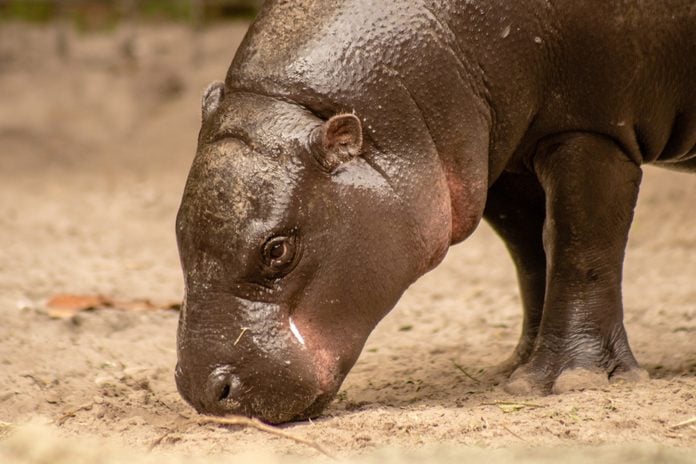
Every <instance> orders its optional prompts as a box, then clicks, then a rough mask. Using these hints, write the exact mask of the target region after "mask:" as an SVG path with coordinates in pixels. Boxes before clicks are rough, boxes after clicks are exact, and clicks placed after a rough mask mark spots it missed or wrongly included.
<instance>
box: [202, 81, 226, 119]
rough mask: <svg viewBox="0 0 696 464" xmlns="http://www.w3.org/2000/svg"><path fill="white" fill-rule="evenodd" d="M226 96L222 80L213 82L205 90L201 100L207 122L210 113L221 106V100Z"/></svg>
mask: <svg viewBox="0 0 696 464" xmlns="http://www.w3.org/2000/svg"><path fill="white" fill-rule="evenodd" d="M224 97H225V84H224V83H223V82H220V81H215V82H212V83H211V84H210V85H209V86H208V88H206V89H205V92H203V98H202V100H201V113H202V115H203V121H204V122H205V121H206V120H207V119H208V118H209V117H210V115H212V114H213V113H215V111H217V109H218V108H219V107H220V102H221V101H222V99H223V98H224Z"/></svg>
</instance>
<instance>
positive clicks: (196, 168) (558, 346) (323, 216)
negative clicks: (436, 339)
mask: <svg viewBox="0 0 696 464" xmlns="http://www.w3.org/2000/svg"><path fill="white" fill-rule="evenodd" d="M694 31H696V4H694V2H693V0H611V1H602V2H583V1H580V2H578V1H577V0H517V1H514V2H513V1H507V0H389V1H374V0H293V1H287V0H268V1H266V2H265V5H264V7H263V8H262V10H261V12H260V14H259V15H258V17H257V19H256V20H255V22H254V23H253V24H252V25H251V27H250V29H249V31H248V33H247V35H246V37H245V39H244V41H243V43H242V45H241V46H240V48H239V50H238V51H237V54H236V56H235V58H234V60H233V62H232V65H231V67H230V68H229V71H228V73H227V76H226V80H225V82H224V83H222V82H219V83H213V84H212V85H211V86H210V87H209V88H208V89H207V91H206V92H205V94H204V97H203V123H202V128H201V131H200V135H199V140H198V151H197V154H196V157H195V159H194V161H193V166H192V168H191V172H190V174H189V178H188V182H187V184H186V188H185V192H184V195H183V200H182V203H181V207H180V210H179V214H178V217H177V225H176V232H177V238H178V245H179V250H180V255H181V263H182V266H183V271H184V276H185V284H186V295H185V300H184V305H183V308H182V312H181V317H180V322H179V330H178V365H177V368H176V382H177V386H178V389H179V391H180V392H181V395H182V396H183V397H184V398H185V399H186V401H188V402H189V403H190V404H191V405H193V407H195V408H196V409H197V410H198V411H200V412H203V413H209V414H218V415H222V414H227V413H234V414H244V415H247V416H254V417H258V418H261V419H262V420H265V421H267V422H270V423H281V422H286V421H292V420H300V419H304V418H310V417H314V416H317V415H318V414H320V412H321V411H322V409H323V408H324V407H325V406H326V405H327V404H328V403H329V402H330V401H331V399H332V398H333V397H334V395H335V394H336V392H337V390H338V388H339V386H340V385H341V382H342V381H343V379H344V378H345V376H346V374H347V373H348V371H349V370H350V369H351V367H352V366H353V364H354V363H355V361H356V359H357V358H358V355H359V353H360V351H361V349H362V347H363V345H364V343H365V340H366V339H367V337H368V335H369V334H370V332H371V331H372V329H373V328H374V327H375V325H376V324H377V323H378V321H379V320H380V319H382V317H384V315H385V314H387V312H388V311H389V310H390V309H391V308H392V307H393V306H394V305H395V304H396V302H397V300H398V299H399V297H400V296H401V294H402V293H403V292H404V290H405V289H406V288H407V287H408V286H409V285H410V284H411V283H413V282H414V281H415V280H416V279H417V278H418V277H419V276H421V275H423V274H424V273H426V272H428V271H429V270H430V269H432V268H433V267H435V266H436V265H437V264H438V263H439V262H440V261H441V260H442V259H443V257H444V256H445V254H446V252H447V250H448V248H449V247H450V246H451V245H453V244H456V243H458V242H460V241H462V240H464V239H465V238H466V237H467V236H468V235H469V234H471V233H472V231H473V230H474V229H475V228H476V226H477V224H478V223H479V222H480V220H481V218H485V219H486V220H487V221H488V222H489V223H490V224H491V225H492V227H493V228H494V229H495V230H496V231H497V233H498V234H499V235H500V236H501V237H502V238H503V240H504V241H505V243H506V245H507V248H508V249H509V251H510V253H511V255H512V258H513V261H514V263H515V265H516V268H517V273H518V277H519V286H520V292H521V296H522V301H523V306H524V322H523V326H522V335H521V339H520V341H519V344H518V345H517V348H516V349H515V351H514V353H513V354H512V356H511V358H510V359H509V360H508V361H507V362H506V363H505V364H504V370H506V371H507V372H508V373H511V375H510V377H509V379H508V380H507V382H506V389H507V390H508V391H510V392H513V393H521V394H546V393H551V392H555V393H561V392H564V391H567V390H571V389H577V388H585V387H590V386H593V385H600V384H604V383H607V382H608V381H610V380H616V379H622V380H624V381H634V380H640V379H643V378H645V377H646V374H645V372H644V371H642V370H641V369H640V368H639V366H638V363H637V362H636V360H635V358H634V356H633V354H632V353H631V349H630V347H629V344H628V340H627V336H626V331H625V329H624V326H623V309H622V299H621V274H622V264H623V258H624V250H625V246H626V240H627V235H628V231H629V226H630V224H631V220H632V216H633V210H634V206H635V203H636V197H637V194H638V187H639V184H640V181H641V166H642V165H643V164H646V163H653V164H659V165H664V166H668V167H672V168H681V169H685V170H691V171H696V34H695V33H694Z"/></svg>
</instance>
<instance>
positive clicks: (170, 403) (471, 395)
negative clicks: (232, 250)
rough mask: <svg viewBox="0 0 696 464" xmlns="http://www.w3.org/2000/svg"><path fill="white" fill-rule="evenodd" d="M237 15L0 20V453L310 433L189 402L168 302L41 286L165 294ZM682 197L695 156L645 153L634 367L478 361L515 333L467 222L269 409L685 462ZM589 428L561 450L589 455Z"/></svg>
mask: <svg viewBox="0 0 696 464" xmlns="http://www.w3.org/2000/svg"><path fill="white" fill-rule="evenodd" d="M244 30H245V25H244V24H237V25H235V24H231V25H224V26H217V27H214V28H211V29H210V30H208V31H206V32H205V33H204V34H203V35H202V36H200V37H198V38H195V37H193V36H192V34H191V33H190V32H189V31H188V30H186V29H184V28H177V27H172V26H168V27H163V26H162V27H147V28H145V27H142V28H140V31H139V32H140V36H139V39H138V42H137V47H136V49H135V52H136V53H135V58H128V57H127V56H124V55H122V54H121V52H120V47H119V44H120V43H121V40H122V37H124V34H125V32H124V31H122V30H118V31H115V32H114V33H111V34H108V35H89V36H78V35H75V34H72V35H71V36H70V42H69V43H70V49H69V55H68V57H67V58H66V59H63V60H61V59H58V58H56V57H55V56H54V53H53V50H54V48H55V44H54V38H55V31H54V30H53V29H51V28H43V29H41V28H27V27H24V26H17V25H12V24H2V25H0V101H1V102H2V103H1V104H0V320H1V321H2V322H1V323H0V421H1V422H0V460H2V458H3V456H5V458H7V457H10V462H12V460H13V459H14V460H17V462H58V461H59V459H57V458H55V455H54V459H48V458H45V456H44V455H42V454H41V452H42V451H41V450H42V449H43V448H42V447H41V446H38V445H36V444H34V445H32V446H29V445H27V443H30V442H31V441H32V440H33V439H34V438H33V437H36V436H42V437H43V438H41V439H40V442H41V443H42V446H44V447H46V446H49V444H47V442H46V440H47V436H49V435H50V436H53V437H55V438H57V439H58V440H59V442H60V443H61V445H60V446H62V447H66V446H67V447H68V448H69V444H70V443H73V442H74V443H82V445H78V444H76V445H74V446H73V448H72V449H74V448H75V447H78V448H79V447H80V446H82V447H83V449H84V450H86V452H88V453H94V452H100V451H95V450H100V449H102V448H100V447H101V446H109V447H111V448H109V449H112V448H113V449H120V450H122V451H123V450H125V451H123V452H127V453H128V454H127V455H128V456H131V457H132V456H140V457H141V458H143V459H145V458H146V455H147V453H148V451H149V450H150V449H154V450H155V452H156V453H167V454H169V455H178V456H181V455H196V456H206V455H219V454H226V455H229V454H239V453H257V452H259V451H262V452H265V453H280V454H286V453H292V454H294V455H299V456H316V455H317V454H318V453H317V452H316V451H315V450H313V449H311V448H309V447H307V446H304V445H301V444H299V443H296V442H293V441H292V440H288V439H285V438H281V437H275V436H271V435H269V434H267V433H263V432H259V431H256V430H253V429H249V428H243V429H239V428H237V429H225V428H220V427H217V426H212V425H200V424H198V423H196V419H197V417H196V414H195V413H194V411H193V410H192V409H191V408H189V407H188V406H187V405H186V404H185V403H184V402H183V401H182V400H181V399H180V397H179V396H178V394H177V392H176V389H175V385H174V381H173V367H174V363H175V358H176V353H175V327H176V322H177V313H176V311H173V310H166V309H161V310H152V311H133V310H124V309H122V308H111V309H100V310H96V311H90V312H83V313H80V314H78V315H76V316H74V317H71V318H68V319H56V318H52V317H50V316H49V315H48V314H47V311H46V309H45V301H46V300H47V299H48V298H50V297H52V296H54V295H56V294H60V293H75V294H84V295H106V296H109V297H112V298H115V299H118V300H120V301H125V302H128V301H133V300H136V299H142V298H146V299H150V300H151V301H153V302H155V303H156V304H157V305H161V306H165V305H167V304H169V303H171V302H176V301H178V300H179V299H180V297H181V295H182V278H181V275H180V269H179V263H178V257H177V252H176V246H175V240H174V231H173V222H174V216H175V213H176V208H177V206H178V201H179V199H180V195H181V191H182V188H183V183H184V180H185V176H186V173H187V170H188V166H189V164H190V162H191V159H192V156H193V153H194V150H195V139H196V133H197V130H198V123H199V117H200V116H199V95H200V91H201V89H202V88H204V86H205V85H206V84H207V83H208V82H209V81H211V80H213V79H220V78H222V77H223V76H224V73H225V71H226V68H227V66H228V64H229V61H230V59H231V57H232V55H233V52H234V49H235V47H236V46H237V44H238V43H239V41H240V40H241V37H242V35H243V32H244ZM695 199H696V176H693V175H692V176H689V175H685V174H677V173H671V172H666V171H658V170H655V169H651V168H648V169H646V178H645V180H644V185H643V190H642V194H641V199H640V203H639V207H638V212H637V217H636V220H635V224H634V227H633V230H632V234H631V240H630V244H629V250H628V258H627V261H626V269H625V284H624V293H625V306H626V326H627V328H628V332H629V337H630V340H631V343H632V346H633V349H634V352H635V354H636V356H637V357H638V359H639V360H640V361H641V362H642V364H643V366H644V367H646V368H647V369H648V371H649V372H650V375H651V377H652V379H651V380H650V381H649V382H645V383H643V384H639V385H613V386H610V387H607V388H605V389H602V390H598V391H585V392H578V393H572V394H566V395H562V396H548V397H541V398H540V397H530V398H515V397H511V396H509V395H507V394H506V393H504V392H503V390H502V389H501V388H500V387H499V386H497V385H493V384H491V383H490V382H489V381H486V380H485V377H484V376H483V370H484V369H485V368H486V367H488V366H492V365H495V364H496V363H498V362H500V361H502V360H503V359H505V357H506V356H507V355H508V354H509V353H510V352H511V350H512V348H513V347H514V345H515V343H516V341H517V336H518V332H519V326H520V302H519V297H518V294H517V288H516V282H515V277H514V273H513V269H512V265H511V263H510V259H509V258H508V256H507V254H506V252H505V249H504V247H503V245H502V243H501V242H500V241H499V240H498V239H497V237H495V235H494V234H493V233H492V232H491V230H490V229H489V228H488V227H487V226H485V225H482V226H481V227H480V228H479V230H478V231H477V232H476V234H475V235H474V236H473V237H472V238H471V239H469V240H468V241H467V242H465V243H464V244H462V245H460V246H457V247H456V248H453V249H452V250H451V252H450V254H449V255H448V257H447V259H446V260H445V262H444V263H443V264H442V265H440V267H439V268H438V269H437V270H435V271H433V272H431V273H430V274H428V275H427V276H425V277H423V278H422V279H421V280H420V281H419V282H418V283H417V284H416V285H414V286H413V287H412V288H411V289H409V291H408V292H407V294H406V295H405V296H404V298H403V299H402V300H401V302H400V303H399V305H398V306H397V308H396V309H395V310H394V311H393V312H392V313H391V314H390V315H389V316H388V317H387V318H386V319H385V320H384V321H383V323H382V324H381V325H380V326H379V327H378V328H377V329H376V330H375V332H374V333H373V335H372V336H371V338H370V340H369V342H368V344H367V346H366V348H365V350H364V352H363V354H362V357H361V358H360V360H359V362H358V363H357V365H356V366H355V368H354V369H353V371H352V373H351V374H350V375H349V376H348V378H347V380H346V381H345V383H344V386H343V388H342V389H341V392H340V393H339V395H338V398H337V399H336V400H335V401H334V402H333V403H332V404H331V406H330V407H329V408H328V409H327V411H326V413H325V415H324V416H323V417H322V418H320V419H319V420H316V421H314V422H311V423H301V424H294V425H290V426H286V427H285V428H284V431H286V432H290V433H293V434H297V435H300V436H303V437H306V438H308V439H310V440H315V441H317V442H320V443H321V444H323V445H324V446H325V447H326V448H328V449H330V450H331V451H332V452H333V453H335V454H337V455H339V456H347V455H356V454H357V455H368V456H372V457H371V458H370V457H368V458H366V459H371V461H370V462H398V461H401V460H408V461H409V462H416V461H417V460H418V459H421V458H422V456H421V458H417V457H413V456H412V457H410V458H405V457H404V456H405V455H404V454H399V455H398V456H400V458H394V457H392V458H387V457H384V456H381V455H376V456H375V455H372V453H374V452H375V451H374V449H383V448H398V449H400V450H402V451H401V453H407V454H408V453H410V452H412V451H416V450H418V452H419V453H424V452H425V451H423V447H424V446H425V447H426V449H430V448H429V447H432V446H437V447H438V448H441V447H445V448H446V449H448V450H450V451H447V452H444V451H438V452H434V454H432V455H431V457H432V456H435V455H437V456H445V457H444V458H443V460H447V459H448V458H447V456H449V458H453V457H457V456H463V455H461V454H457V453H463V452H464V451H462V450H467V449H469V447H474V448H475V451H473V452H475V453H479V454H475V456H477V457H480V458H481V459H483V457H482V456H487V457H485V459H493V457H495V456H498V458H500V459H501V460H505V459H506V458H509V457H510V456H513V455H516V456H522V455H524V456H532V457H533V455H531V454H530V453H533V452H534V451H523V450H522V451H519V450H520V449H524V448H529V447H532V448H539V447H541V448H543V449H546V448H549V447H556V446H561V447H583V446H585V445H592V446H593V447H594V446H595V445H598V446H604V445H612V446H616V445H619V446H622V445H623V446H624V447H626V446H628V449H629V451H626V452H625V453H624V454H623V456H624V458H626V459H627V460H632V461H633V462H639V461H640V460H637V459H638V456H642V457H643V458H645V459H647V460H648V461H649V460H650V459H653V458H654V459H658V458H659V457H660V456H662V457H665V456H669V457H671V458H672V459H673V460H675V461H678V460H679V459H683V462H688V461H691V462H696V457H695V456H696V426H695V425H693V424H692V425H683V426H679V427H673V426H675V425H677V424H679V423H681V422H683V421H686V420H688V419H691V418H694V417H695V416H696V285H695V284H694V282H695V281H696V232H695V230H696V213H695V212H694V206H693V202H694V200H695ZM117 306H127V305H125V304H124V305H121V304H117ZM501 402H502V403H503V404H500V403H501ZM504 402H513V403H515V404H513V405H508V404H504ZM28 422H32V423H40V424H44V425H42V426H36V425H34V426H31V427H29V428H23V427H22V424H26V423H28ZM17 427H19V430H20V431H19V432H16V429H17ZM32 431H34V432H33V435H32ZM28 437H29V438H28ZM66 440H67V441H66ZM83 440H87V441H86V442H85V441H83ZM107 442H108V443H109V444H108V445H103V444H104V443H107ZM66 443H67V445H66ZM84 443H90V444H89V445H84ZM635 444H639V445H638V446H634V445H635ZM56 446H58V445H56ZM60 446H58V448H56V447H52V448H51V449H52V450H53V451H54V452H62V451H60V450H62V449H63V448H60ZM49 447H50V446H49ZM665 447H666V448H665ZM490 448H496V449H501V450H499V451H497V452H496V453H497V454H496V453H493V454H490V452H488V451H486V450H488V449H490ZM673 448H679V449H681V451H679V450H677V451H674V450H673ZM510 449H517V450H518V451H516V452H513V451H510ZM603 449H604V448H596V449H595V448H592V449H589V450H585V451H583V452H580V453H575V452H573V454H572V456H576V457H578V456H585V455H587V456H590V457H592V456H595V455H596V454H597V453H600V454H601V453H604V454H602V455H603V456H605V457H606V456H611V453H612V452H613V451H611V450H609V451H607V452H606V453H605V452H604V451H602V450H603ZM643 449H646V450H647V451H645V452H644V453H642V452H641V451H640V450H643ZM31 450H34V451H31ZM56 450H59V451H56ZM597 450H599V451H597ZM30 451H31V452H30ZM32 452H34V454H31V453H32ZM467 452H468V451H467ZM536 452H537V453H542V451H539V450H538V449H537V451H536ZM442 453H444V454H442ZM447 453H449V454H447ZM481 453H483V454H481ZM506 453H507V454H506ZM510 453H513V454H510ZM514 453H517V454H514ZM520 453H521V454H520ZM525 453H526V454H525ZM583 453H584V454H583ZM588 453H589V454H588ZM607 453H608V454H607ZM626 453H628V454H626ZM631 453H632V454H631ZM641 453H642V454H641ZM660 453H662V454H660ZM675 453H676V454H675ZM680 453H681V454H680ZM565 455H566V456H568V453H567V452H566V453H565ZM41 456H44V458H45V459H44V458H41ZM46 456H51V455H50V454H48V455H46ZM628 456H632V457H631V458H630V459H629V457H628ZM646 456H647V457H646ZM538 457H539V456H538V455H537V458H538ZM41 459H44V461H41ZM132 459H133V458H129V460H131V462H132ZM201 459H202V458H201ZM268 459H269V462H273V459H274V458H268ZM539 459H541V458H539ZM588 459H590V458H588ZM592 459H594V458H592ZM23 460H24V461H23ZM66 462H67V461H66ZM72 462H78V461H72ZM85 462H89V459H87V460H86V461H85ZM189 462H193V461H189ZM196 462H197V461H196ZM216 462H217V461H216ZM239 462H242V461H239ZM255 462H258V459H256V460H255ZM646 462H647V461H646ZM680 462H681V461H680Z"/></svg>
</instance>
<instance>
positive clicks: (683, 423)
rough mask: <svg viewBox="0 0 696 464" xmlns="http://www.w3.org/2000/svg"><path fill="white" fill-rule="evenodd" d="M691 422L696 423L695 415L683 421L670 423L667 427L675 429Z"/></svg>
mask: <svg viewBox="0 0 696 464" xmlns="http://www.w3.org/2000/svg"><path fill="white" fill-rule="evenodd" d="M692 424H696V416H694V417H692V418H691V419H687V420H685V421H682V422H680V423H678V424H674V425H670V426H669V428H670V429H671V430H675V429H680V428H682V427H686V426H687V425H692Z"/></svg>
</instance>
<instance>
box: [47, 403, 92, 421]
mask: <svg viewBox="0 0 696 464" xmlns="http://www.w3.org/2000/svg"><path fill="white" fill-rule="evenodd" d="M92 406H94V402H90V403H85V404H83V405H81V406H78V407H76V408H75V409H72V410H70V411H68V412H66V413H65V414H63V415H62V416H60V417H59V418H58V419H57V420H56V421H55V423H56V424H58V425H63V424H64V423H65V421H67V420H68V419H70V418H71V417H75V414H77V413H78V412H80V411H88V410H90V409H92Z"/></svg>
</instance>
